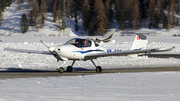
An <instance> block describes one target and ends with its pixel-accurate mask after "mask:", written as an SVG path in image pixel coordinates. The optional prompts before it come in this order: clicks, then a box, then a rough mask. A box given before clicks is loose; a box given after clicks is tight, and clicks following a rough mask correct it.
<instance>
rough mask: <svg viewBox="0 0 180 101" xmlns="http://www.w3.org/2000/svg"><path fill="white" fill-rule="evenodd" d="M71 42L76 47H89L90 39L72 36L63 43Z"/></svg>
mask: <svg viewBox="0 0 180 101" xmlns="http://www.w3.org/2000/svg"><path fill="white" fill-rule="evenodd" d="M67 44H71V45H74V46H76V47H91V44H92V42H91V40H88V39H80V38H74V39H71V40H69V41H67V42H66V43H65V44H64V45H67Z"/></svg>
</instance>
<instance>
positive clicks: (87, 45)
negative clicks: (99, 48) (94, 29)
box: [83, 40, 91, 47]
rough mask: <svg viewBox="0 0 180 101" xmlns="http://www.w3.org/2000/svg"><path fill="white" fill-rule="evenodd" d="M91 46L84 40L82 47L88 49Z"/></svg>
mask: <svg viewBox="0 0 180 101" xmlns="http://www.w3.org/2000/svg"><path fill="white" fill-rule="evenodd" d="M90 46H91V44H90V42H89V41H88V40H84V44H83V47H90Z"/></svg>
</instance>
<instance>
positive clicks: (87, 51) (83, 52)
mask: <svg viewBox="0 0 180 101" xmlns="http://www.w3.org/2000/svg"><path fill="white" fill-rule="evenodd" d="M94 51H96V52H98V51H100V52H102V51H103V50H100V49H97V50H86V51H73V52H79V53H81V54H85V53H90V52H94Z"/></svg>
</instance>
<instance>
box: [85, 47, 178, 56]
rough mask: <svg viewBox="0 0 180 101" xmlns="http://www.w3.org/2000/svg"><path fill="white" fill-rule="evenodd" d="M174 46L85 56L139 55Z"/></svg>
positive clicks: (169, 49)
mask: <svg viewBox="0 0 180 101" xmlns="http://www.w3.org/2000/svg"><path fill="white" fill-rule="evenodd" d="M174 48H175V47H174V46H173V47H171V48H154V49H143V50H127V51H119V52H104V53H93V54H87V55H86V56H85V58H86V59H94V58H98V57H107V56H128V55H131V54H139V55H146V54H149V53H152V52H165V51H171V50H172V49H174Z"/></svg>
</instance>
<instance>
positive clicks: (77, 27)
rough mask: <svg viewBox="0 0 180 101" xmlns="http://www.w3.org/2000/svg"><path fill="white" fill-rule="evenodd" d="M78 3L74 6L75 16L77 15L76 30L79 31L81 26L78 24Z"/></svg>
mask: <svg viewBox="0 0 180 101" xmlns="http://www.w3.org/2000/svg"><path fill="white" fill-rule="evenodd" d="M77 10H78V9H77V3H76V4H75V8H74V17H75V30H76V31H78V30H79V26H78V18H77V16H78V11H77Z"/></svg>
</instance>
